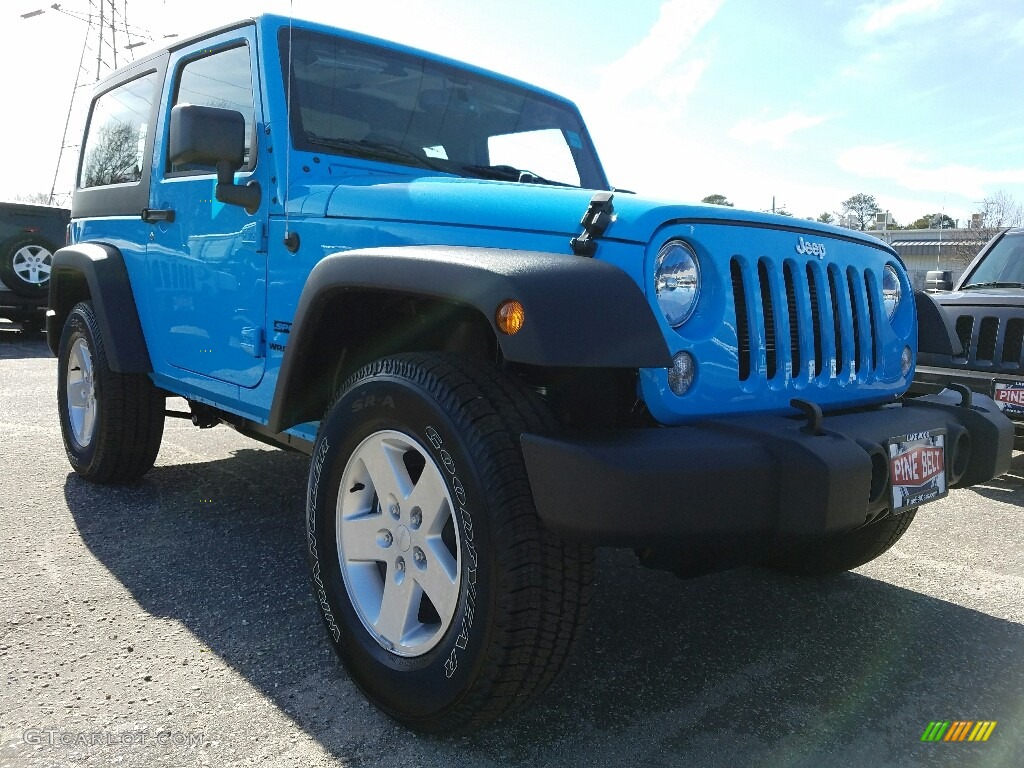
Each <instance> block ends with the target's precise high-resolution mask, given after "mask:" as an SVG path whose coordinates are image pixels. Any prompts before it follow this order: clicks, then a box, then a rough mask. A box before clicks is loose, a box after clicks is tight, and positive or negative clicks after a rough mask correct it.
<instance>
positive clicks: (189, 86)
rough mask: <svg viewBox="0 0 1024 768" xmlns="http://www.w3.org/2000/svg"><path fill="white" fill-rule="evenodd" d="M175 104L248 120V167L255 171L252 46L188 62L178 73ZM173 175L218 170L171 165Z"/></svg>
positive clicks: (169, 169) (207, 167)
mask: <svg viewBox="0 0 1024 768" xmlns="http://www.w3.org/2000/svg"><path fill="white" fill-rule="evenodd" d="M174 104H175V106H177V105H178V104H193V105H195V106H200V107H218V108H219V109H233V110H235V111H236V112H241V113H242V116H243V117H244V118H245V166H244V167H245V168H247V169H249V168H252V166H253V162H252V157H251V155H252V137H253V125H254V123H255V117H254V114H255V109H254V107H253V98H252V72H251V70H250V68H249V47H248V46H246V45H242V46H239V47H238V48H229V49H228V50H226V51H220V52H218V53H214V54H212V55H210V56H205V57H203V58H201V59H192V60H191V61H189V62H187V63H186V64H185V65H184V66H183V67H182V68H181V69H180V70H179V74H178V83H177V92H176V94H175V97H174ZM168 171H170V172H172V173H181V172H191V173H195V172H197V171H200V172H203V173H215V172H216V168H214V167H213V166H212V165H211V166H204V165H199V164H190V165H189V166H187V167H185V166H181V167H179V166H171V167H170V168H168Z"/></svg>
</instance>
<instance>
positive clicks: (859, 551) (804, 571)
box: [765, 509, 917, 576]
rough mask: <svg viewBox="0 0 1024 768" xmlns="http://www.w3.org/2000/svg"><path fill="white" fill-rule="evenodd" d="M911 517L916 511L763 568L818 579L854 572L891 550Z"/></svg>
mask: <svg viewBox="0 0 1024 768" xmlns="http://www.w3.org/2000/svg"><path fill="white" fill-rule="evenodd" d="M915 514H917V510H916V509H911V510H909V511H907V512H904V513H902V514H900V515H896V516H895V517H885V518H882V519H881V520H878V521H876V522H873V523H868V524H867V525H865V526H864V527H863V528H858V529H857V530H855V531H850V532H849V533H844V534H842V535H840V536H835V537H833V538H831V539H826V540H825V541H819V542H814V543H813V544H806V545H802V546H801V547H798V548H796V549H791V550H787V551H786V552H785V553H784V554H782V555H778V556H776V557H774V558H772V559H771V560H769V561H768V562H767V563H765V565H766V566H767V567H769V568H774V569H775V570H779V571H786V572H787V573H793V574H798V575H805V576H822V575H825V574H829V573H840V572H842V571H848V570H850V569H851V568H857V567H859V566H861V565H864V564H865V563H869V562H871V561H872V560H874V559H875V558H876V557H879V556H880V555H882V554H884V553H885V552H887V551H888V550H889V549H890V548H892V546H893V545H894V544H895V543H896V542H897V541H899V540H900V538H901V537H902V536H903V534H904V533H906V532H907V529H908V528H910V524H911V523H912V522H914V515H915Z"/></svg>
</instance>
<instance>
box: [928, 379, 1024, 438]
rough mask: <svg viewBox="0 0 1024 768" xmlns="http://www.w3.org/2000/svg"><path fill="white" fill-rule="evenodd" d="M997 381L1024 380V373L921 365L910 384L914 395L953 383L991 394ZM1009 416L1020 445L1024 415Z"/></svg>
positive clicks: (1023, 427) (1010, 414) (930, 391)
mask: <svg viewBox="0 0 1024 768" xmlns="http://www.w3.org/2000/svg"><path fill="white" fill-rule="evenodd" d="M997 381H998V382H1002V383H1004V384H1012V383H1014V382H1018V381H1024V373H1020V374H1018V375H1013V374H1008V373H1006V372H1005V371H1000V372H999V373H992V372H988V371H976V370H971V369H969V368H942V367H939V366H924V365H919V366H917V369H916V370H915V371H914V382H913V383H912V384H911V385H910V393H911V394H913V395H920V394H926V395H930V394H934V393H936V392H941V391H942V390H943V389H945V388H946V387H948V386H950V385H951V384H960V385H962V386H965V387H967V388H968V389H970V390H973V391H974V392H978V393H979V394H982V395H991V394H992V386H993V384H995V382H997ZM1007 416H1009V418H1010V419H1011V420H1012V421H1013V422H1014V428H1015V430H1016V435H1017V440H1018V446H1020V445H1021V443H1020V440H1021V438H1024V415H1019V414H1013V413H1008V414H1007Z"/></svg>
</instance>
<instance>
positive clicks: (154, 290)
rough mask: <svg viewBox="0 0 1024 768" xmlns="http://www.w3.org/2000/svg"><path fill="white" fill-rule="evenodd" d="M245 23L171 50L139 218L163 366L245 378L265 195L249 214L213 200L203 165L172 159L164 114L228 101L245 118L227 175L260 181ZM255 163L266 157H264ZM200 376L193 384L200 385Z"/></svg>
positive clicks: (252, 372)
mask: <svg viewBox="0 0 1024 768" xmlns="http://www.w3.org/2000/svg"><path fill="white" fill-rule="evenodd" d="M253 43H254V41H253V32H252V29H251V28H249V29H248V30H246V29H242V30H235V31H232V32H230V33H227V34H226V35H223V36H221V37H219V38H215V39H214V40H205V41H203V42H202V43H201V44H197V45H196V46H195V48H193V49H185V50H183V51H178V52H176V53H175V54H172V59H171V62H170V66H169V70H168V71H169V77H168V80H167V85H166V88H167V91H166V94H167V96H166V98H165V99H164V102H163V104H164V111H163V113H162V116H161V117H162V120H161V126H162V128H161V131H162V133H161V136H162V139H161V141H160V143H159V146H160V150H159V151H158V153H157V156H156V157H155V158H154V160H155V162H154V169H153V185H152V192H151V195H150V210H149V212H148V214H149V215H148V220H149V221H150V222H151V226H152V232H151V234H150V238H149V244H148V248H147V256H146V260H147V268H148V270H149V276H148V279H147V281H146V284H147V286H148V290H149V292H150V293H149V296H148V301H147V305H148V307H147V309H148V311H149V312H150V313H151V315H150V319H151V321H152V327H153V328H155V329H156V331H157V334H158V336H159V345H158V347H159V351H158V352H157V354H162V356H163V359H164V360H165V361H166V362H167V363H169V364H170V365H171V366H173V367H175V368H178V369H181V370H183V371H191V372H194V373H197V374H201V375H202V376H205V377H210V378H213V379H218V380H221V381H225V382H229V383H231V384H238V385H239V386H242V387H255V386H256V385H257V384H258V383H259V382H260V379H261V378H262V377H263V372H264V360H265V358H264V354H265V353H264V344H265V340H264V336H265V333H264V318H265V316H266V293H267V254H266V248H265V245H264V243H265V237H264V235H263V233H264V232H265V222H266V215H267V203H266V201H265V200H262V201H261V203H260V206H259V209H258V210H257V211H256V212H255V213H253V214H249V213H247V212H246V211H245V209H244V208H242V207H241V206H238V205H229V204H225V203H221V202H219V201H218V200H217V199H216V198H215V196H214V190H215V188H216V185H217V176H216V170H215V168H214V167H213V166H202V165H198V164H190V165H186V166H175V165H172V164H171V163H170V161H169V159H168V157H167V147H168V134H169V128H170V126H169V116H170V110H171V107H172V106H174V105H176V104H194V105H200V106H211V107H219V108H221V109H233V110H237V111H238V112H241V113H242V115H243V116H244V118H245V125H246V137H247V138H246V153H245V163H244V165H243V167H242V169H241V170H240V171H239V172H238V173H236V174H235V182H236V183H237V184H246V183H248V181H249V180H251V179H255V180H257V181H261V182H262V187H263V189H267V184H266V181H265V180H262V179H261V175H262V171H263V169H262V168H260V167H259V163H258V162H257V156H258V152H257V144H256V136H257V128H258V126H259V125H260V123H261V108H260V103H259V97H258V89H257V88H254V87H253V83H254V82H256V80H255V78H256V72H255V70H254V67H253V63H252V51H253V48H254V44H253ZM264 165H266V164H265V163H264ZM201 381H202V380H201V379H199V380H197V381H196V384H197V385H199V386H201V385H202V384H201Z"/></svg>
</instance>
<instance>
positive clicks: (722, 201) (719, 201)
mask: <svg viewBox="0 0 1024 768" xmlns="http://www.w3.org/2000/svg"><path fill="white" fill-rule="evenodd" d="M701 202H702V203H707V204H708V205H724V206H725V207H727V208H732V207H734V206H733V204H732V203H730V202H729V199H728V198H727V197H726V196H725V195H719V194H717V193H716V194H714V195H708V196H707V197H705V198H702V199H701Z"/></svg>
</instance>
